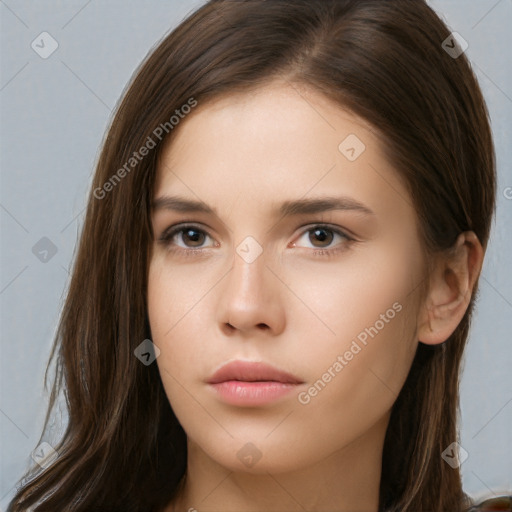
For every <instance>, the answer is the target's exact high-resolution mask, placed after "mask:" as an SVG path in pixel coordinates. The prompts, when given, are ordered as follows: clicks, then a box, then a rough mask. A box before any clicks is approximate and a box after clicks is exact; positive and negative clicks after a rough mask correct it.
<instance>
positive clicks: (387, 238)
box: [148, 82, 483, 512]
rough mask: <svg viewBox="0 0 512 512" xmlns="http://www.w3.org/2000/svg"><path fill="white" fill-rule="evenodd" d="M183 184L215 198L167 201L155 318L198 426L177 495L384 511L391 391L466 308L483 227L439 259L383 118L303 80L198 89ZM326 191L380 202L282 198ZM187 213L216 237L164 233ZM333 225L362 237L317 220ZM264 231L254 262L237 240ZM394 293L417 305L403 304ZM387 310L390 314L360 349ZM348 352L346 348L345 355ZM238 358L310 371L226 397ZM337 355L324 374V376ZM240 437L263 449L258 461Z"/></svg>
mask: <svg viewBox="0 0 512 512" xmlns="http://www.w3.org/2000/svg"><path fill="white" fill-rule="evenodd" d="M350 134H355V135H356V136H357V137H358V138H359V139H360V140H361V141H362V142H363V143H364V145H365V146H366V149H365V150H364V152H362V153H361V154H360V156H359V157H358V158H357V159H356V160H354V161H349V160H348V159H347V158H346V156H345V155H344V154H343V153H342V151H340V150H339V145H340V143H342V141H344V140H345V139H346V137H347V136H348V135H350ZM352 145H353V144H352ZM170 195H179V196H181V197H183V198H186V199H189V200H193V201H202V202H203V203H205V204H206V205H208V206H210V207H211V208H213V209H215V211H216V214H212V213H203V212H180V211H174V210H172V209H166V208H155V209H154V210H153V212H152V226H153V231H154V236H155V242H154V244H153V247H151V256H150V267H149V282H148V313H149V320H150V326H151V333H152V337H153V338H152V339H153V342H154V343H155V345H157V347H158V348H159V349H160V355H159V357H158V358H157V364H158V367H159V370H160V374H161V378H162V381H163V384H164V387H165V391H166V393H167V396H168V398H169V401H170V403H171V405H172V407H173V409H174V411H175V413H176V415H177V417H178V419H179V421H180V423H181V425H182V426H183V428H184V430H185V432H186V433H187V438H188V468H187V478H186V483H185V485H184V487H183V489H182V491H181V492H180V493H179V495H178V497H177V499H176V500H175V501H174V502H173V503H171V504H170V505H169V508H168V511H172V510H180V511H181V510H189V509H190V508H192V507H193V508H195V509H196V510H198V511H200V512H203V511H204V512H208V511H214V510H215V511H218V510H223V511H224V512H235V511H237V512H240V511H263V510H266V511H267V510H276V511H277V510H279V511H285V510H286V511H296V510H297V511H298V510H308V511H313V510H322V511H334V510H336V511H338V512H339V511H347V512H348V511H350V512H358V511H376V510H377V508H378V492H379V482H380V476H381V475H380V471H381V470H380V467H381V459H382V447H383V442H384V436H385V432H386V428H387V425H388V420H389V413H390V409H391V407H392V405H393V403H394V401H395V399H396V397H397V395H398V393H399V391H400V389H401V387H402V385H403V383H404V381H405V379H406V377H407V374H408V371H409V368H410V366H411V363H412V360H413V357H414V354H415V350H416V347H417V344H418V342H419V340H421V341H422V342H424V343H431V344H434V343H441V342H442V341H444V340H445V339H446V338H447V337H448V336H449V335H450V333H451V332H453V329H455V327H456V325H457V324H458V322H459V321H460V319H461V318H462V315H463V313H464V311H465V309H466V307H467V305H468V303H469V298H470V296H471V292H472V288H473V285H474V282H475V279H476V276H477V275H478V273H479V271H480V267H481V260H482V257H483V252H482V249H481V246H480V244H479V243H478V240H477V239H476V237H474V235H472V234H471V233H467V234H463V235H461V238H460V239H459V241H458V242H459V243H458V246H457V247H458V250H457V251H456V252H455V253H454V254H455V256H452V259H448V257H444V256H443V257H439V258H438V259H437V260H436V264H435V270H434V272H432V274H429V275H427V274H426V271H425V256H424V254H425V251H424V250H423V249H422V245H421V242H420V239H419V234H418V226H417V216H416V214H415V212H414V209H413V206H412V201H411V200H410V198H409V196H408V193H407V191H406V188H405V186H404V185H403V183H402V182H401V180H400V178H399V175H398V174H397V172H396V171H395V170H394V169H393V168H392V167H391V166H390V164H389V163H388V162H387V161H386V160H385V158H384V156H383V152H382V149H381V147H380V142H379V139H378V137H377V135H376V134H375V130H372V129H371V127H369V126H368V125H367V123H365V122H364V121H363V120H362V119H360V118H358V117H356V116H354V115H352V114H351V113H349V112H347V111H346V110H344V109H343V108H342V107H341V106H339V105H337V104H335V103H332V102H331V101H330V100H328V99H326V98H325V97H323V96H322V95H320V94H319V93H317V92H315V91H312V90H310V89H307V88H305V87H301V86H297V85H293V86H291V85H290V84H288V83H280V82H273V83H271V84H268V85H266V86H264V87H261V88H259V89H257V90H256V91H253V92H251V93H247V94H238V95H230V96H229V98H220V99H217V100H215V101H214V102H210V103H208V104H205V105H199V108H198V109H197V111H195V112H194V113H193V114H191V115H190V116H189V117H188V118H187V119H186V120H185V121H183V122H182V124H181V125H180V126H179V130H178V131H177V132H176V133H175V134H174V138H173V140H172V143H169V144H167V145H166V147H165V148H164V151H163V152H162V154H161V158H160V163H159V167H158V173H157V182H156V187H155V190H154V198H155V199H159V198H161V197H162V196H170ZM325 196H330V197H338V196H345V197H349V198H351V199H353V200H356V201H358V202H360V203H362V204H363V205H364V206H365V207H366V208H368V209H370V210H371V211H372V212H373V213H372V214H366V213H363V212H361V211H356V210H332V211H323V212H320V213H314V214H302V215H298V216H287V217H282V216H279V215H276V214H275V209H276V207H278V206H279V205H281V203H282V202H283V201H286V200H297V199H314V198H319V197H325ZM181 223H193V225H194V228H195V229H196V230H197V229H198V230H199V235H201V234H204V237H201V236H199V241H198V239H197V238H193V237H192V238H191V237H187V231H185V232H181V233H177V234H176V235H175V236H174V237H172V238H171V239H170V240H168V242H167V244H165V243H163V242H160V241H159V239H160V237H161V236H162V234H164V233H165V232H166V231H167V230H168V229H169V227H171V226H176V225H178V224H181ZM325 225H327V226H326V228H332V229H338V230H340V231H341V232H344V233H346V234H347V235H348V236H350V237H351V238H352V239H353V240H349V239H347V238H345V237H343V236H340V235H337V234H336V233H334V232H332V231H326V232H325V231H322V232H321V233H320V235H324V238H322V236H318V234H317V236H315V230H314V228H315V227H317V226H325ZM182 227H185V225H184V226H182ZM194 235H197V233H194ZM248 236H251V237H253V238H254V240H255V241H256V242H257V243H258V244H259V246H260V247H261V249H262V250H263V252H262V253H261V254H260V255H259V256H258V257H257V258H256V259H255V260H254V261H252V262H247V261H246V260H245V259H244V258H243V257H241V256H240V255H239V254H238V253H237V252H236V250H237V247H242V248H245V249H247V246H245V245H244V244H242V242H243V241H244V240H245V239H246V237H248ZM241 244H242V245H241ZM197 246H199V247H200V248H202V249H203V251H202V253H197V252H194V249H195V248H196V247H197ZM254 247H257V246H256V245H255V246H254ZM336 249H338V250H337V251H336ZM327 250H331V252H330V253H327V252H326V251H327ZM249 251H250V254H255V253H254V252H252V251H254V248H253V246H250V248H249ZM328 254H330V255H328ZM425 283H429V285H430V287H429V293H428V294H427V295H423V294H421V289H422V287H421V285H422V284H425ZM393 304H395V308H398V307H397V304H398V305H399V306H401V309H400V311H399V312H396V311H395V312H396V314H395V315H394V316H393V318H392V319H389V316H390V315H387V316H386V312H387V311H389V310H390V308H391V309H392V308H393ZM381 315H384V316H386V318H387V319H388V321H387V322H384V320H383V319H382V316H381ZM378 320H381V322H383V323H384V327H383V328H380V329H378V334H376V335H374V337H373V338H370V337H368V340H367V344H366V345H363V344H362V343H359V346H360V348H361V349H360V351H358V352H357V353H356V354H355V355H353V357H352V358H351V359H350V360H347V358H346V357H344V354H345V353H346V352H347V351H348V350H349V349H350V347H351V344H352V342H353V341H354V340H355V339H357V336H358V335H360V334H361V333H362V332H363V331H365V329H366V328H369V327H371V326H375V325H377V324H376V322H377V321H378ZM378 325H379V326H380V325H381V324H380V323H379V324H378ZM447 333H448V334H447ZM355 350H357V349H355ZM338 356H342V357H343V358H344V361H345V362H346V363H347V364H346V365H343V369H342V370H341V371H338V372H335V371H334V370H333V369H332V367H333V364H334V363H335V362H336V361H337V358H338ZM237 359H241V360H248V361H263V362H266V363H268V364H271V365H273V366H276V367H278V368H280V369H282V370H284V371H287V372H289V373H292V374H294V375H296V376H298V377H299V378H300V379H301V381H303V382H304V384H301V385H300V386H298V387H297V388H296V391H293V392H291V393H290V394H288V395H287V396H286V397H284V398H281V399H280V400H278V401H276V402H273V403H271V404H268V405H264V406H259V407H237V406H233V405H228V404H226V403H224V402H223V401H222V400H220V399H219V398H218V397H217V395H216V394H215V393H214V392H213V391H212V389H211V388H210V387H209V386H208V384H206V383H205V380H206V379H207V378H208V377H210V376H211V375H212V374H213V373H214V371H216V370H217V369H218V368H219V367H220V366H221V365H222V364H224V363H225V362H228V361H233V360H237ZM329 368H331V379H330V380H329V381H328V382H327V383H326V384H325V386H324V387H322V389H321V391H319V392H317V393H316V394H314V391H313V392H310V391H308V390H311V387H312V386H314V384H315V382H317V381H318V380H319V379H322V378H323V379H324V381H325V380H327V377H322V376H324V375H325V373H326V372H327V370H328V369H329ZM333 372H334V374H335V377H333V376H332V373H333ZM300 393H302V395H300ZM311 393H313V395H314V396H311ZM299 395H300V396H302V397H303V400H302V403H301V401H300V400H299ZM306 396H309V398H310V399H309V401H308V402H307V403H304V401H305V399H304V397H306ZM247 443H252V444H251V445H249V447H248V445H247ZM244 446H245V452H244V451H243V450H244ZM240 450H242V452H241V453H246V452H247V451H249V452H250V454H251V455H253V456H254V457H257V456H260V457H261V458H260V459H259V460H258V461H257V462H256V463H255V464H254V465H252V466H250V467H249V466H248V465H247V464H244V462H243V460H241V457H239V456H237V454H238V453H239V451H240Z"/></svg>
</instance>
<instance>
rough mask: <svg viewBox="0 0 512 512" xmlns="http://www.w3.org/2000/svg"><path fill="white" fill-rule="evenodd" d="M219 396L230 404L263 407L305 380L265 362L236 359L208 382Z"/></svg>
mask: <svg viewBox="0 0 512 512" xmlns="http://www.w3.org/2000/svg"><path fill="white" fill-rule="evenodd" d="M206 382H207V383H208V384H209V386H210V387H211V388H212V390H213V391H214V392H215V394H216V396H217V397H218V398H219V399H220V400H222V401H223V402H226V403H228V404H230V405H236V406H241V407H244V406H245V407H255V406H262V405H266V404H268V403H271V402H274V401H276V400H278V399H280V398H283V397H285V396H286V395H288V394H290V393H291V392H292V391H293V390H295V389H296V388H297V387H298V386H299V385H301V384H304V381H302V380H301V379H299V378H298V377H296V376H295V375H292V374H290V373H287V372H284V371H282V370H280V369H278V368H276V367H274V366H270V365H268V364H265V363H257V362H249V361H233V362H231V363H228V364H225V365H224V366H222V367H221V368H220V369H219V370H218V371H216V372H215V373H214V374H213V375H212V376H211V377H210V378H209V379H208V380H207V381H206Z"/></svg>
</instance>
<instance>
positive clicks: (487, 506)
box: [467, 496, 512, 512]
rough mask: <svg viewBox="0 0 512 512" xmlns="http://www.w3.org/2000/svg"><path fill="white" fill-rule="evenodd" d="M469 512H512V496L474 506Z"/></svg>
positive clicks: (488, 500)
mask: <svg viewBox="0 0 512 512" xmlns="http://www.w3.org/2000/svg"><path fill="white" fill-rule="evenodd" d="M467 512H512V496H497V497H495V498H489V499H486V500H484V501H482V502H481V503H478V504H474V505H473V506H472V507H470V508H469V509H468V510H467Z"/></svg>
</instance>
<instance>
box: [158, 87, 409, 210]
mask: <svg viewBox="0 0 512 512" xmlns="http://www.w3.org/2000/svg"><path fill="white" fill-rule="evenodd" d="M170 192H172V193H173V194H179V195H185V196H188V197H190V198H194V199H196V200H200V201H204V202H205V203H207V204H212V203H213V204H217V205H221V207H225V208H230V209H233V208H235V207H240V208H242V209H248V208H252V209H253V211H254V209H255V211H257V212H258V211H259V212H261V211H262V210H263V209H264V208H265V207H266V206H267V205H268V206H269V208H270V205H273V206H275V204H277V203H279V202H282V200H283V199H285V200H293V199H297V198H299V197H310V196H317V195H330V196H332V195H334V194H341V193H342V194H343V195H349V196H352V197H353V198H355V199H359V200H361V202H364V201H370V202H371V203H372V204H373V206H374V207H375V208H376V209H377V210H385V209H386V208H389V206H394V207H395V210H400V209H401V210H402V211H400V212H399V214H400V215H403V214H413V215H414V212H413V208H412V204H411V200H410V198H409V197H408V193H407V191H406V189H405V187H404V186H403V184H402V182H401V180H400V177H399V175H398V173H397V172H396V170H395V169H393V168H392V166H391V165H390V164H389V162H387V161H386V159H385V158H384V155H383V151H382V148H381V142H380V140H379V138H378V137H377V135H376V134H375V130H374V129H373V128H372V127H371V126H369V125H368V123H366V122H365V121H364V120H363V119H361V118H359V117H357V116H355V115H353V114H352V113H350V112H349V111H347V110H346V109H344V108H343V107H342V106H340V105H338V104H336V103H334V102H333V101H332V100H330V99H328V98H326V97H324V96H323V95H321V94H320V93H318V92H316V91H314V90H311V89H308V88H306V87H301V86H298V85H291V84H287V83H272V84H269V85H267V86H265V87H261V88H259V89H256V90H253V91H250V92H247V93H237V94H234V95H226V96H223V97H220V98H218V99H216V100H215V101H212V102H208V103H206V104H204V105H201V103H199V105H198V108H197V109H196V110H195V111H194V113H193V114H191V115H189V116H188V117H187V118H186V119H185V120H184V121H183V122H182V123H181V124H180V127H179V129H178V131H177V132H176V133H175V134H174V135H173V139H172V141H171V142H170V143H168V144H167V145H166V146H165V147H164V149H163V151H162V154H161V156H160V160H159V166H158V174H157V181H156V187H155V196H158V195H159V194H163V193H166V194H167V193H170ZM395 213H397V212H395Z"/></svg>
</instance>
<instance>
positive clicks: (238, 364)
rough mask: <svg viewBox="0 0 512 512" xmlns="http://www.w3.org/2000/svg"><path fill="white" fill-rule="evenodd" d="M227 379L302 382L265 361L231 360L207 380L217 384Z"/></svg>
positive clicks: (209, 382)
mask: <svg viewBox="0 0 512 512" xmlns="http://www.w3.org/2000/svg"><path fill="white" fill-rule="evenodd" d="M229 380H239V381H245V382H257V381H265V382H266V381H274V382H282V383H285V384H302V383H303V381H301V380H300V379H299V378H298V377H296V376H295V375H292V374H290V373H287V372H284V371H282V370H279V369H278V368H275V367H274V366H270V365H268V364H266V363H257V362H250V361H233V362H230V363H227V364H224V365H223V366H222V367H221V368H220V369H219V370H217V371H216V372H215V373H214V374H213V375H212V376H211V377H210V378H209V379H208V380H207V382H208V384H219V383H220V382H226V381H229Z"/></svg>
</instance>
